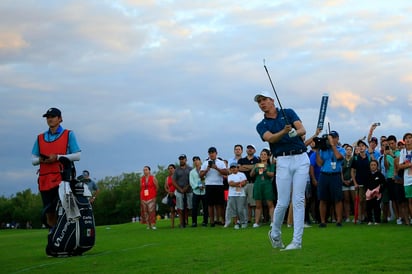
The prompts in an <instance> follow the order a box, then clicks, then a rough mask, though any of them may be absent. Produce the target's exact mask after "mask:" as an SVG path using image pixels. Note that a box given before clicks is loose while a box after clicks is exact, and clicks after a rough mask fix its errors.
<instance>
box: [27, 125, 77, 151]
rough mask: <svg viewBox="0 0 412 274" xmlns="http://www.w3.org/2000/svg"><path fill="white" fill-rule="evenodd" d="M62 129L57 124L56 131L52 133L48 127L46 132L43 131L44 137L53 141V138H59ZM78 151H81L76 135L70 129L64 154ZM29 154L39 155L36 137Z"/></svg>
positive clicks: (48, 140)
mask: <svg viewBox="0 0 412 274" xmlns="http://www.w3.org/2000/svg"><path fill="white" fill-rule="evenodd" d="M63 131H64V128H63V127H62V126H59V127H58V128H57V130H56V133H54V134H53V133H52V132H51V131H50V129H49V130H47V131H46V132H44V138H45V140H46V141H47V142H53V141H54V140H56V139H57V138H59V137H60V135H62V133H63ZM79 151H81V150H80V147H79V145H78V144H77V140H76V136H75V135H74V132H73V131H71V130H70V131H69V143H68V145H67V151H66V154H72V153H76V152H79ZM31 154H33V155H36V156H40V151H39V140H38V138H36V141H35V142H34V145H33V149H32V151H31Z"/></svg>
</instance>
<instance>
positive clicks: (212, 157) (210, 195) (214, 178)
mask: <svg viewBox="0 0 412 274" xmlns="http://www.w3.org/2000/svg"><path fill="white" fill-rule="evenodd" d="M207 152H208V154H209V160H208V161H204V162H203V164H202V166H201V168H200V173H199V175H200V178H205V187H206V202H207V205H208V210H209V219H210V226H211V227H214V226H215V209H216V213H217V215H218V216H217V217H218V219H221V220H222V221H223V220H224V218H225V213H224V204H225V197H224V189H223V176H226V175H228V174H229V172H228V170H227V167H226V164H225V162H224V161H222V160H220V159H219V158H217V150H216V148H215V147H210V148H209V149H208V151H207ZM221 223H222V225H223V222H221Z"/></svg>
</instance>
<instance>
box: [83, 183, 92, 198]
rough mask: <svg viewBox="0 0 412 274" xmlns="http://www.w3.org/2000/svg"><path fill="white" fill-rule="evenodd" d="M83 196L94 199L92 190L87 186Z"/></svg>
mask: <svg viewBox="0 0 412 274" xmlns="http://www.w3.org/2000/svg"><path fill="white" fill-rule="evenodd" d="M83 196H84V197H92V192H91V191H90V189H89V187H88V186H87V185H85V186H84V190H83Z"/></svg>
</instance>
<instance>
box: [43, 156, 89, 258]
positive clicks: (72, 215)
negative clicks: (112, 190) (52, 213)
mask: <svg viewBox="0 0 412 274" xmlns="http://www.w3.org/2000/svg"><path fill="white" fill-rule="evenodd" d="M59 161H60V162H61V163H62V164H63V170H62V182H61V183H60V185H59V201H58V203H57V208H56V212H57V224H56V225H55V226H54V227H53V228H51V230H50V232H49V235H48V243H47V246H46V254H47V255H49V256H53V257H66V256H77V255H82V254H83V253H84V252H86V251H88V250H90V249H91V248H92V247H93V246H94V244H95V237H96V236H95V230H96V229H95V222H94V215H93V209H92V206H91V205H90V202H89V198H88V197H89V196H91V194H90V191H89V189H88V187H87V185H86V184H84V183H82V182H80V181H78V180H76V179H75V178H76V176H75V168H74V165H73V163H72V162H71V161H70V160H69V159H67V158H65V157H60V158H59Z"/></svg>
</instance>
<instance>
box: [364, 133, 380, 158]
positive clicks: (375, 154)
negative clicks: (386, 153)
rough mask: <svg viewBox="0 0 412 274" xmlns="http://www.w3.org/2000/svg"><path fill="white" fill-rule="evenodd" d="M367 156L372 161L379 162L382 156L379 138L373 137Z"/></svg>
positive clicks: (370, 140)
mask: <svg viewBox="0 0 412 274" xmlns="http://www.w3.org/2000/svg"><path fill="white" fill-rule="evenodd" d="M366 155H368V157H370V159H371V160H378V159H379V157H380V156H381V153H380V149H379V148H378V138H376V137H371V138H370V139H369V147H368V150H367V151H366Z"/></svg>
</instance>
